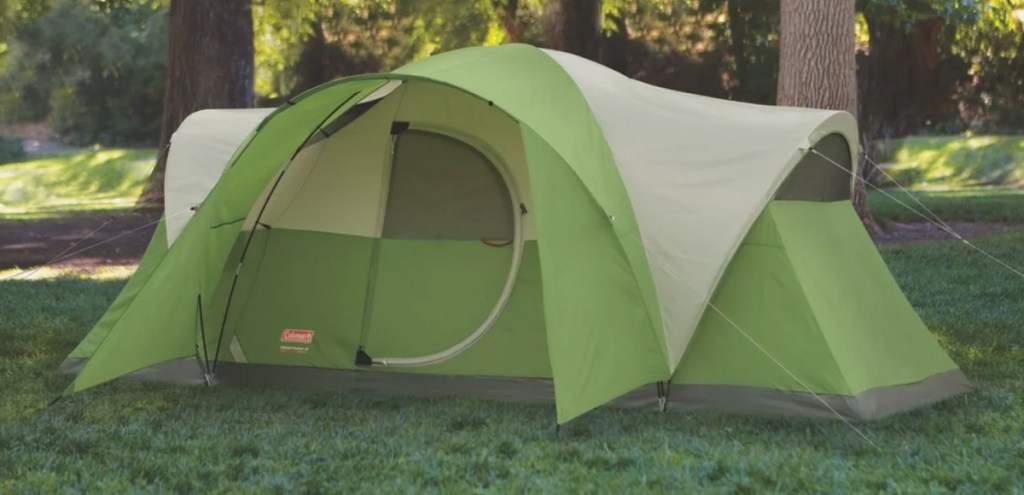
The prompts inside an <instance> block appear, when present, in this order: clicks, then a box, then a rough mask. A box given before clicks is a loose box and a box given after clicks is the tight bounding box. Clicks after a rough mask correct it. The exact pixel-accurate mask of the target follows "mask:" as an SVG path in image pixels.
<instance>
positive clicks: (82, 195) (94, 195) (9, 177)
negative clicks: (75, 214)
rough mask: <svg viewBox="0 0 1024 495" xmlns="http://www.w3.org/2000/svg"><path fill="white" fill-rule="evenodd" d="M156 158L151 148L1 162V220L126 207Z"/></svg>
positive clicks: (132, 199) (144, 179) (133, 197)
mask: <svg viewBox="0 0 1024 495" xmlns="http://www.w3.org/2000/svg"><path fill="white" fill-rule="evenodd" d="M155 159H156V152H155V151H153V150H150V149H141V150H139V149H99V150H86V151H78V152H74V153H67V154H60V155H54V156H49V157H45V158H38V159H34V160H29V161H25V162H18V163H11V164H6V165H0V218H4V217H6V218H11V217H18V218H45V217H48V216H53V215H62V214H63V213H64V212H67V211H69V210H73V211H89V210H116V209H125V208H130V207H131V206H132V205H133V204H134V203H135V200H136V199H137V198H138V196H139V194H141V193H142V187H143V186H144V185H145V183H146V179H147V178H148V177H149V173H150V172H151V171H152V170H153V164H154V161H155Z"/></svg>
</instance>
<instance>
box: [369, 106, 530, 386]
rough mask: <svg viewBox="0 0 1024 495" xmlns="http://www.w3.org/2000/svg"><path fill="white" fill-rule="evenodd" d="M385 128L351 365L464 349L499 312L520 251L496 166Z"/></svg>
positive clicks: (466, 151) (433, 360) (458, 148)
mask: <svg viewBox="0 0 1024 495" xmlns="http://www.w3.org/2000/svg"><path fill="white" fill-rule="evenodd" d="M393 129H397V131H396V132H397V134H396V135H395V136H394V142H393V151H392V153H391V163H390V170H388V171H385V173H388V174H389V177H388V178H387V180H386V183H387V184H388V189H387V191H386V193H385V194H384V196H385V199H384V200H383V205H382V216H381V222H380V236H379V239H377V240H376V242H375V243H374V246H373V250H374V251H373V253H372V254H371V268H370V277H369V281H368V284H367V301H366V304H365V307H364V315H363V322H364V323H363V332H362V333H363V335H362V337H361V342H360V344H361V350H362V351H363V352H362V354H361V355H360V356H358V357H357V362H359V364H369V363H368V362H367V361H372V363H373V364H374V365H380V366H390V367H401V366H427V365H431V364H437V363H441V362H443V361H446V360H448V359H451V358H452V357H454V356H455V355H458V354H460V353H461V352H462V351H464V350H466V349H468V348H469V347H471V346H472V344H473V343H475V342H476V341H477V340H478V339H479V338H480V337H482V336H483V335H484V334H485V333H486V331H487V330H488V329H489V328H490V326H491V325H492V324H493V323H494V321H495V320H496V319H497V317H498V316H500V314H501V311H502V310H503V309H504V305H505V303H506V302H507V300H508V298H509V296H510V295H511V290H512V287H513V286H514V283H515V277H516V275H517V272H518V267H519V262H520V259H521V255H522V235H521V231H522V229H521V224H520V220H521V219H520V215H519V208H518V207H516V206H515V205H516V204H518V203H517V201H518V200H517V198H516V197H515V193H514V191H513V189H512V188H510V186H509V181H507V180H506V177H505V175H504V173H503V170H502V169H501V168H499V166H497V165H496V164H495V162H494V161H493V160H491V159H490V158H489V157H488V156H487V155H485V154H484V153H483V152H481V151H480V150H479V149H477V148H475V147H473V146H471V145H469V144H467V143H466V142H464V141H461V140H459V139H456V138H454V137H451V136H448V135H446V134H442V133H440V132H434V131H428V130H423V129H418V128H408V127H407V126H399V125H396V126H394V127H393ZM369 356H373V358H370V357H369ZM382 356H395V357H382ZM360 361H362V362H360Z"/></svg>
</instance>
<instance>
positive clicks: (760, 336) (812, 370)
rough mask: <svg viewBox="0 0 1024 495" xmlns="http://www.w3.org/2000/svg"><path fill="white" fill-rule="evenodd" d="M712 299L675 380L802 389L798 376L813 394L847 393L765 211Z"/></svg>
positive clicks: (773, 222) (772, 221)
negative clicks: (711, 306)
mask: <svg viewBox="0 0 1024 495" xmlns="http://www.w3.org/2000/svg"><path fill="white" fill-rule="evenodd" d="M711 304H712V305H713V306H714V308H717V309H718V311H721V313H719V312H718V311H716V310H715V309H711V308H709V309H708V310H707V311H706V312H705V313H704V316H703V318H702V319H701V323H700V325H699V326H698V328H697V331H696V333H695V335H694V337H693V340H692V341H691V343H690V346H689V347H688V349H687V351H686V354H685V355H684V356H683V360H682V362H681V363H680V365H679V368H678V369H677V371H676V374H675V378H674V379H673V383H676V384H699V385H739V386H744V387H764V388H771V389H777V390H787V391H798V392H799V391H805V390H806V388H805V387H804V386H803V385H802V384H801V383H800V382H801V381H803V382H804V383H805V384H807V385H809V386H810V387H811V388H812V389H813V390H814V391H815V392H818V393H830V394H846V393H848V388H847V386H846V383H845V380H844V379H843V375H842V373H841V371H840V369H839V367H838V366H837V365H836V363H835V360H834V359H833V357H832V355H831V352H830V350H829V347H828V343H827V342H826V341H825V339H824V338H823V337H822V335H821V330H820V328H819V326H818V322H817V319H816V318H815V316H814V313H813V311H812V309H811V307H810V305H809V304H808V303H807V299H806V296H805V294H804V290H803V287H801V286H800V281H799V279H797V277H796V274H795V273H794V272H793V266H792V265H791V263H790V261H789V258H788V256H787V255H786V247H785V240H784V239H783V238H782V237H781V235H780V234H779V232H778V230H777V227H776V225H775V220H774V218H773V217H772V215H771V214H770V212H769V211H765V212H764V213H762V214H761V216H760V217H759V218H758V220H757V221H756V222H755V223H754V225H753V227H752V228H751V230H750V231H749V232H748V234H747V237H746V238H745V239H744V241H743V244H742V245H741V246H740V249H739V251H737V253H736V255H735V256H734V257H733V259H732V262H731V263H730V264H729V267H728V268H727V269H726V272H725V275H724V276H723V278H722V281H721V283H720V284H719V287H718V290H717V291H716V293H715V297H714V299H713V300H712V303H711ZM722 314H725V315H727V316H728V320H727V319H726V318H725V317H723V316H722ZM729 320H731V321H732V323H730V321H729ZM733 323H735V326H733ZM736 327H739V329H737V328H736ZM758 346H760V348H759V347H758ZM773 358H774V360H778V362H779V363H781V366H780V365H779V364H777V363H776V362H775V361H774V360H773ZM787 370H788V371H787ZM790 373H792V374H793V375H796V377H798V378H799V380H797V379H795V378H794V377H793V376H792V375H790ZM738 392H739V390H738Z"/></svg>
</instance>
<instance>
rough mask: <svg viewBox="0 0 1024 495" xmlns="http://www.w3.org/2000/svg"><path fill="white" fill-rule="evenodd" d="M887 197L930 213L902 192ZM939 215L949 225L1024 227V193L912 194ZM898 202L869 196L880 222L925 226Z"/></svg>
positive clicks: (875, 193) (876, 194) (877, 194)
mask: <svg viewBox="0 0 1024 495" xmlns="http://www.w3.org/2000/svg"><path fill="white" fill-rule="evenodd" d="M886 193H888V194H889V195H890V196H892V197H893V198H895V199H896V200H899V201H901V202H903V203H904V204H906V205H908V206H910V207H912V208H914V209H916V210H917V211H919V212H921V213H927V212H925V211H924V209H923V208H921V207H920V206H919V205H918V204H917V203H915V202H914V200H913V199H912V198H910V197H908V196H907V195H906V194H904V193H903V192H902V191H900V190H898V189H887V190H886ZM911 193H912V194H913V195H914V197H916V198H917V199H918V200H920V201H921V202H922V203H924V204H925V206H927V207H928V208H929V209H930V210H932V211H933V212H935V214H936V215H938V216H939V218H941V219H943V220H945V221H947V222H949V221H954V220H957V221H966V222H997V223H1008V224H1021V223H1024V189H984V188H975V189H961V190H954V191H911ZM896 200H894V199H892V198H890V197H889V196H886V195H885V194H882V193H881V192H878V191H869V192H868V204H870V205H871V212H872V213H874V215H875V219H876V220H878V221H879V222H883V223H887V222H923V221H924V220H923V219H921V217H920V216H918V215H917V214H916V213H914V212H912V211H909V210H907V209H906V208H905V207H904V206H903V205H901V204H899V203H898V202H896Z"/></svg>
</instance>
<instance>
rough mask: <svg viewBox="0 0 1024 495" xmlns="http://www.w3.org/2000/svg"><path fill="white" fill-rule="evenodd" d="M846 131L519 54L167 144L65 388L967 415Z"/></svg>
mask: <svg viewBox="0 0 1024 495" xmlns="http://www.w3.org/2000/svg"><path fill="white" fill-rule="evenodd" d="M856 143H857V129H856V123H855V121H854V119H853V118H852V117H851V116H850V115H848V114H846V113H843V112H833V111H821V110H809V109H796V108H778V107H765V106H757V105H750V104H743V103H735V102H729V101H722V100H717V99H711V98H705V97H699V96H694V95H689V94H685V93H680V92H675V91H670V90H667V89H662V88H658V87H654V86H650V85H646V84H643V83H641V82H638V81H634V80H631V79H628V78H626V77H624V76H622V75H620V74H618V73H615V72H613V71H611V70H609V69H606V68H604V67H602V66H600V65H597V64H595V63H592V62H590V61H587V60H585V59H582V58H579V57H576V56H573V55H569V54H566V53H561V52H557V51H550V50H541V49H537V48H534V47H531V46H527V45H505V46H498V47H481V48H468V49H462V50H457V51H453V52H449V53H445V54H440V55H436V56H433V57H430V58H427V59H425V60H421V61H418V62H415V63H412V64H409V65H407V66H404V67H402V68H400V69H398V70H396V71H394V72H391V73H386V74H368V75H361V76H356V77H349V78H345V79H341V80H338V81H334V82H331V83H328V84H325V85H323V86H320V87H318V88H315V89H313V90H311V91H309V92H307V93H304V94H302V95H300V96H298V97H296V98H294V99H292V100H290V101H288V102H287V103H286V104H284V105H283V106H282V107H280V108H278V109H276V110H273V112H272V113H270V112H269V111H265V110H209V111H202V112H199V113H197V114H194V115H193V116H191V117H189V118H188V119H187V120H186V121H185V123H184V124H182V126H181V128H180V129H179V130H178V131H177V133H176V134H175V135H174V137H173V140H172V144H171V147H170V150H169V157H168V170H167V181H166V191H165V195H166V211H165V213H164V217H163V220H162V222H161V223H160V225H159V227H158V229H157V231H156V233H155V234H154V237H153V240H152V242H151V244H150V246H149V248H148V249H147V251H146V253H145V255H144V258H143V260H142V262H141V264H140V266H139V268H138V270H137V271H136V273H135V274H134V276H133V277H132V278H131V280H130V281H129V282H128V284H127V285H126V286H125V288H124V289H123V291H122V293H121V294H120V295H119V297H118V298H117V299H116V300H115V302H114V303H113V304H112V306H111V307H110V309H109V310H108V311H107V313H106V314H105V315H104V316H103V317H102V319H101V320H100V321H99V322H98V323H97V324H96V326H95V328H94V329H93V330H92V331H91V332H90V333H89V334H88V336H87V337H86V338H85V340H83V341H82V343H81V344H80V345H79V346H78V347H77V348H76V349H75V350H74V351H73V352H72V353H71V355H70V356H69V357H68V359H67V360H66V361H65V363H64V365H63V367H64V369H65V370H67V371H70V372H74V373H76V376H75V378H74V381H73V382H72V383H71V385H70V386H69V387H68V389H67V392H66V393H73V392H77V391H80V390H84V389H87V388H89V387H93V386H95V385H98V384H101V383H104V382H107V381H109V380H112V379H114V378H117V377H121V376H124V375H132V376H136V377H143V378H149V379H155V380H169V381H184V382H199V383H202V382H208V383H210V384H255V385H279V386H286V387H298V386H304V387H322V388H330V389H340V390H354V389H373V390H380V391H385V392H388V393H400V394H415V395H441V396H449V395H469V396H478V397H494V398H500V399H506V400H520V401H550V400H552V399H553V400H554V402H555V404H556V407H557V420H558V422H559V423H564V422H566V421H569V420H571V419H573V418H575V417H577V416H579V415H581V414H583V413H585V412H587V411H589V410H591V409H593V408H595V407H598V406H601V405H603V404H607V403H612V404H617V405H622V406H633V407H650V408H655V407H658V406H661V407H664V408H667V409H668V410H673V411H689V410H718V411H730V412H743V413H759V414H782V415H796V416H815V417H835V416H836V415H840V416H843V417H845V418H850V419H873V418H880V417H884V416H887V415H890V414H894V413H897V412H901V411H906V410H908V409H911V408H914V407H918V406H922V405H925V404H929V403H933V402H935V401H938V400H941V399H944V398H947V397H950V396H952V395H955V394H958V393H961V392H964V391H966V390H968V389H969V387H970V386H969V384H968V382H967V380H966V379H965V377H964V375H963V374H962V373H961V372H960V371H959V369H958V368H957V366H956V364H954V363H953V362H952V361H951V360H950V359H949V357H948V356H947V355H946V353H945V352H944V351H943V349H942V348H941V347H940V346H939V345H938V343H937V342H936V341H935V339H934V338H933V336H932V335H931V334H930V332H929V331H928V329H927V328H926V327H925V326H924V324H923V323H922V321H921V319H920V318H919V317H918V315H917V314H916V313H915V312H914V310H913V309H912V308H911V306H910V304H909V303H908V302H907V300H906V298H905V297H904V296H903V294H902V292H901V291H900V288H899V287H898V286H897V284H896V282H895V281H894V280H893V279H892V277H891V275H890V274H889V272H888V270H887V268H886V266H885V264H884V262H883V260H882V259H881V257H880V256H879V254H878V252H877V251H876V250H875V248H874V245H873V244H872V242H871V240H870V239H869V237H868V236H867V234H866V233H865V231H864V230H863V228H862V227H861V225H860V223H859V221H858V219H857V217H856V215H855V213H854V211H853V209H852V207H851V204H850V202H849V193H850V183H851V171H852V169H853V167H854V164H855V163H856V160H855V153H856Z"/></svg>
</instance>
